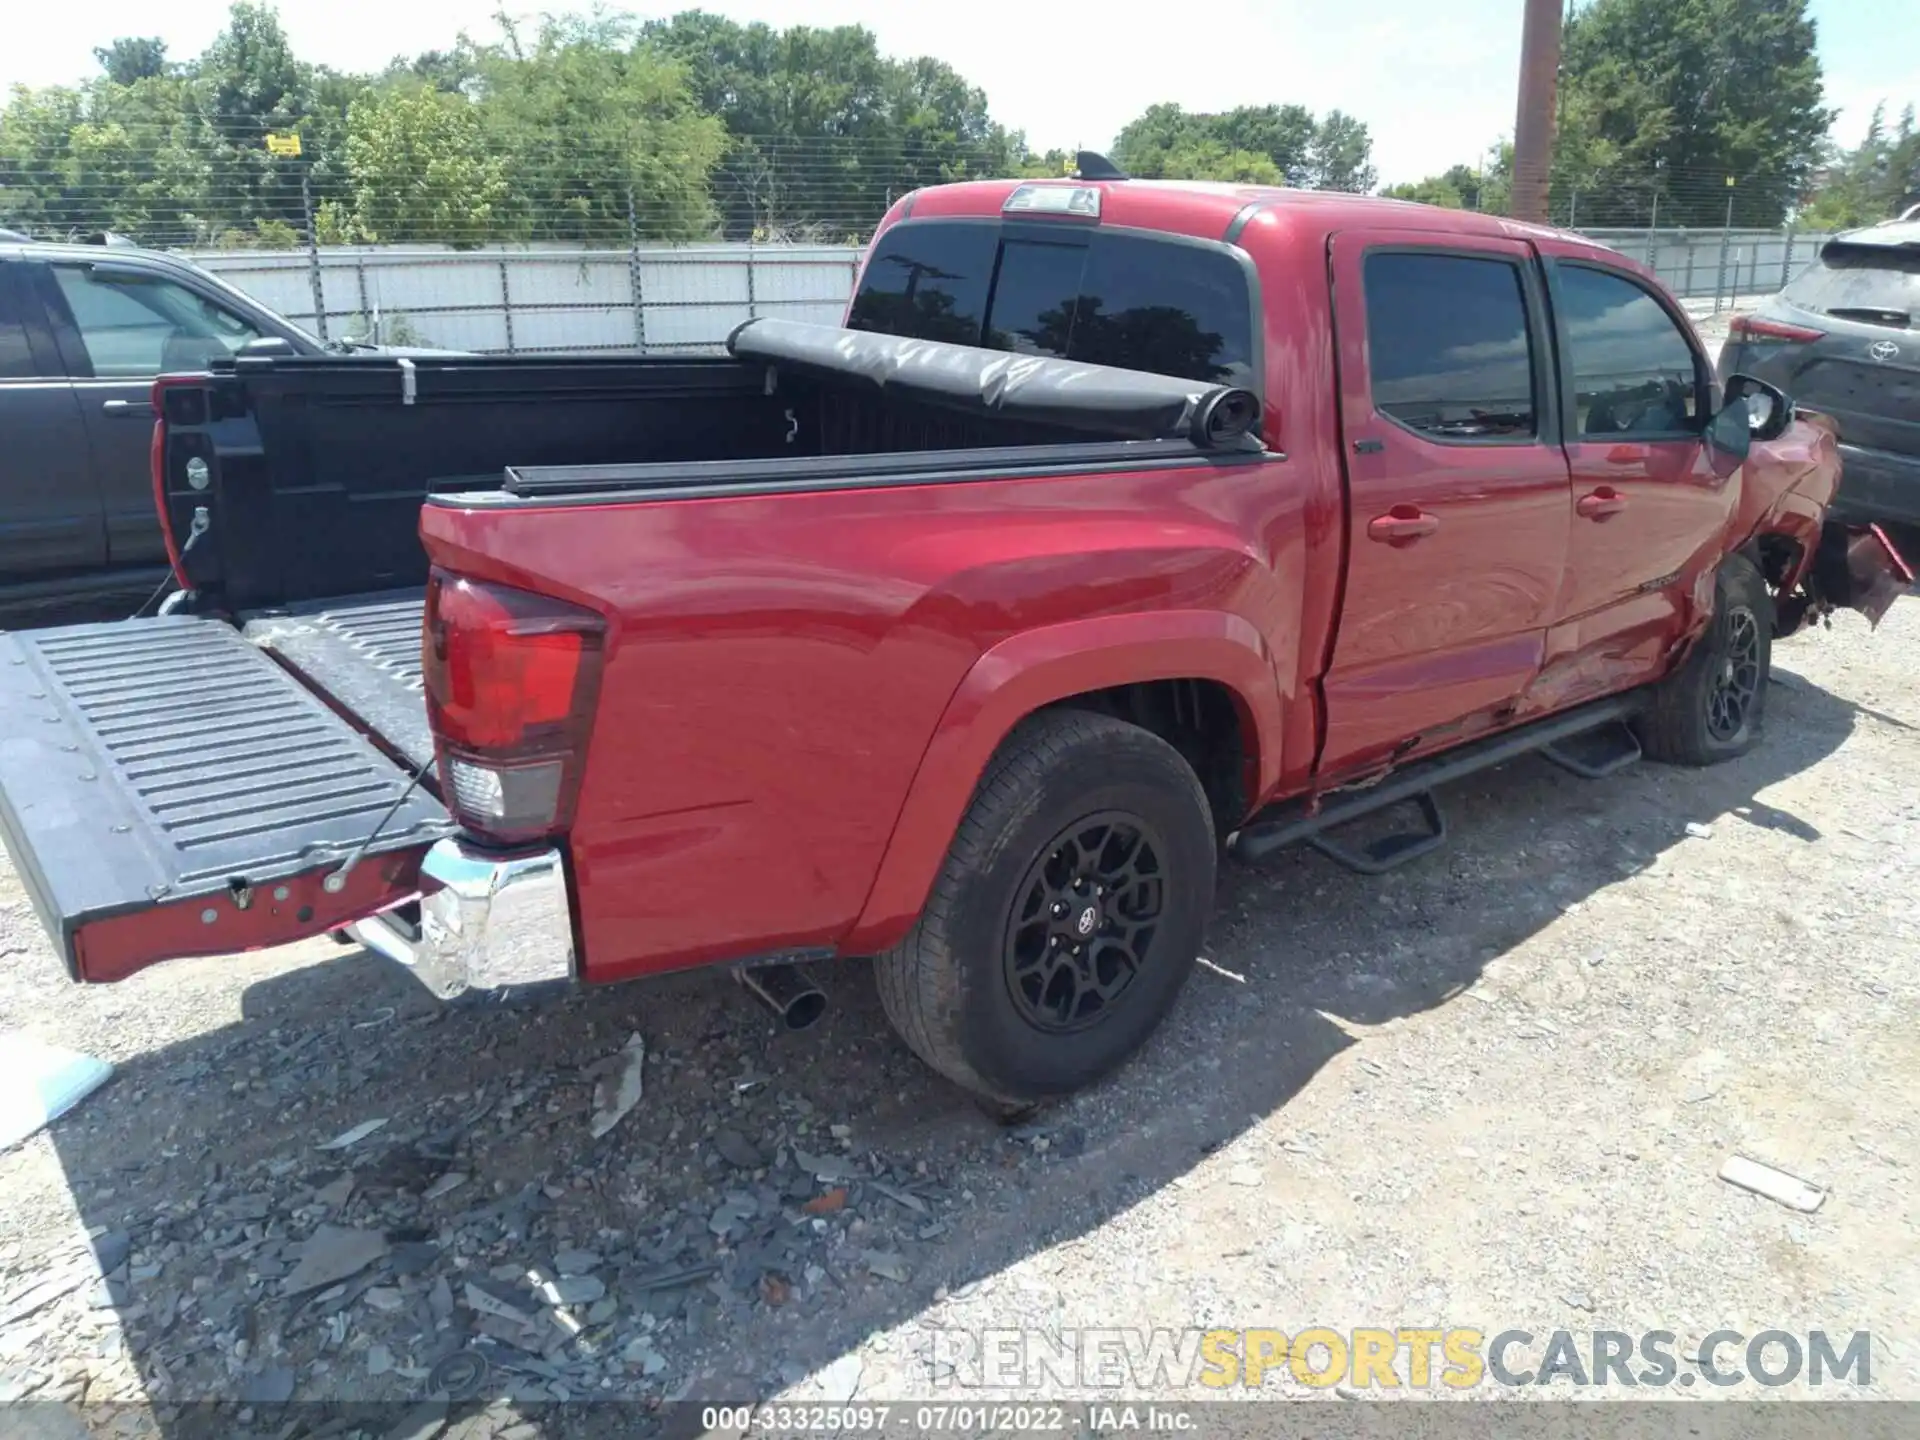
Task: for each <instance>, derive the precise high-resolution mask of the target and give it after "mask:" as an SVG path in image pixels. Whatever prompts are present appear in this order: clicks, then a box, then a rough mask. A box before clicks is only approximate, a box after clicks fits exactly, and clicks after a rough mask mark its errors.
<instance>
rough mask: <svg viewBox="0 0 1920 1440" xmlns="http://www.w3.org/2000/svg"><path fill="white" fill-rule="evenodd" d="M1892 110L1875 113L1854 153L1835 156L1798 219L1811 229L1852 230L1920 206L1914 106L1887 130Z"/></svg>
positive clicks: (1919, 144) (1919, 141)
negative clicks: (1888, 112) (1894, 125)
mask: <svg viewBox="0 0 1920 1440" xmlns="http://www.w3.org/2000/svg"><path fill="white" fill-rule="evenodd" d="M1886 120H1887V115H1886V106H1885V105H1884V104H1881V105H1879V106H1876V107H1875V108H1874V112H1873V118H1872V119H1871V120H1870V121H1869V122H1868V125H1867V133H1866V136H1865V138H1864V139H1862V140H1861V142H1860V144H1859V145H1857V146H1855V147H1854V148H1853V149H1852V150H1847V151H1839V152H1836V153H1834V154H1832V155H1831V156H1830V157H1829V159H1828V162H1827V164H1826V166H1825V167H1824V168H1823V171H1822V173H1821V175H1820V177H1819V182H1820V183H1819V184H1818V186H1817V187H1816V189H1815V190H1814V193H1813V194H1812V195H1811V196H1810V197H1809V199H1808V202H1807V204H1806V205H1805V206H1804V207H1803V208H1802V209H1801V211H1800V213H1799V214H1798V215H1797V216H1796V217H1795V218H1796V220H1797V221H1798V223H1799V224H1801V225H1802V226H1805V227H1806V228H1807V229H1810V230H1850V229H1853V228H1855V227H1857V226H1860V225H1871V224H1874V223H1876V222H1877V221H1881V220H1885V219H1888V218H1889V217H1891V216H1895V215H1899V214H1901V213H1903V212H1904V211H1905V210H1906V209H1907V208H1908V207H1909V206H1911V205H1914V204H1916V203H1920V129H1916V127H1915V122H1914V111H1913V106H1911V105H1909V106H1907V107H1906V108H1905V109H1904V110H1902V111H1901V113H1900V122H1899V124H1898V125H1897V126H1896V127H1895V128H1894V129H1893V130H1892V131H1889V130H1888V129H1887V123H1886Z"/></svg>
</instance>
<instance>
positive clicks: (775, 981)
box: [733, 964, 827, 1030]
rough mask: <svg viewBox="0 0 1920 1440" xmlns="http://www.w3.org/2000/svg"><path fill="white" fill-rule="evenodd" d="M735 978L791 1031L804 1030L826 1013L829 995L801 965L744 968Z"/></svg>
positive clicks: (739, 967) (742, 966) (742, 967)
mask: <svg viewBox="0 0 1920 1440" xmlns="http://www.w3.org/2000/svg"><path fill="white" fill-rule="evenodd" d="M733 978H734V979H736V980H738V981H739V982H740V983H741V984H742V985H743V986H745V987H746V991H747V993H748V994H749V995H751V996H753V998H754V999H756V1000H758V1001H759V1002H760V1003H761V1004H762V1005H764V1006H766V1007H767V1008H768V1009H769V1010H771V1011H772V1012H773V1013H774V1014H776V1015H778V1016H779V1017H780V1023H781V1024H783V1025H785V1026H786V1027H787V1029H789V1030H805V1029H806V1028H807V1027H808V1026H809V1025H812V1024H813V1023H814V1022H815V1021H816V1020H818V1019H819V1018H820V1017H821V1016H822V1015H824V1014H826V1013H827V996H826V992H825V991H823V990H821V989H820V987H819V986H817V985H815V984H814V983H813V981H811V980H809V979H808V978H807V973H806V971H804V970H802V969H801V968H800V967H799V966H798V965H787V964H774V965H741V966H737V967H736V968H735V969H734V972H733Z"/></svg>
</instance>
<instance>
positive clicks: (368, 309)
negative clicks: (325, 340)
mask: <svg viewBox="0 0 1920 1440" xmlns="http://www.w3.org/2000/svg"><path fill="white" fill-rule="evenodd" d="M353 276H354V281H355V284H356V285H357V286H358V288H359V291H360V323H361V324H363V325H365V326H366V327H367V330H368V332H369V333H368V334H367V335H366V337H365V338H366V339H368V340H371V341H372V342H373V343H374V344H376V345H378V344H379V343H380V335H379V326H377V325H375V324H374V322H373V306H372V304H371V303H370V302H369V301H368V299H367V257H366V256H365V255H362V254H359V253H358V252H356V253H355V254H354V257H353Z"/></svg>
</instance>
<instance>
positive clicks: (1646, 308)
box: [1559, 265, 1706, 438]
mask: <svg viewBox="0 0 1920 1440" xmlns="http://www.w3.org/2000/svg"><path fill="white" fill-rule="evenodd" d="M1559 298H1560V309H1561V310H1562V311H1563V312H1564V313H1563V315H1562V317H1561V318H1562V323H1563V324H1564V325H1565V327H1566V332H1567V348H1568V350H1569V351H1570V352H1571V353H1572V356H1573V403H1574V425H1573V433H1574V434H1575V435H1582V436H1593V437H1602V436H1604V437H1609V438H1617V437H1622V436H1657V435H1676V434H1693V433H1695V432H1697V431H1698V430H1699V429H1700V426H1701V424H1702V418H1703V416H1704V415H1705V412H1706V406H1705V405H1704V404H1703V403H1702V398H1701V388H1700V373H1699V367H1698V365H1697V363H1696V361H1695V359H1694V353H1693V347H1692V346H1691V345H1689V344H1688V343H1687V338H1686V336H1685V335H1683V334H1682V333H1681V331H1680V327H1679V325H1678V324H1676V323H1675V321H1674V319H1673V317H1672V316H1671V315H1669V314H1668V313H1667V309H1666V307H1665V306H1664V305H1662V304H1661V303H1660V302H1659V301H1658V300H1656V299H1654V298H1653V296H1652V294H1650V293H1649V292H1648V291H1646V290H1645V289H1643V288H1641V287H1640V286H1639V285H1636V284H1635V283H1634V282H1633V281H1631V280H1629V279H1627V278H1626V277H1625V276H1622V275H1609V274H1607V273H1606V272H1605V271H1603V270H1589V269H1587V268H1586V267H1585V266H1582V265H1562V266H1561V267H1560V287H1559Z"/></svg>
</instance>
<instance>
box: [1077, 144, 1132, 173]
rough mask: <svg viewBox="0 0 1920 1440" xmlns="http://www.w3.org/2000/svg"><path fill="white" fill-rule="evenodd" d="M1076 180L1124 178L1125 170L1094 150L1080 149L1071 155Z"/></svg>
mask: <svg viewBox="0 0 1920 1440" xmlns="http://www.w3.org/2000/svg"><path fill="white" fill-rule="evenodd" d="M1073 178H1074V179H1076V180H1125V179H1127V178H1129V177H1128V175H1127V172H1126V171H1124V170H1122V169H1121V168H1120V167H1119V166H1118V165H1116V164H1114V163H1113V162H1112V161H1111V160H1109V159H1107V157H1106V156H1104V155H1102V154H1100V153H1099V152H1098V151H1096V150H1082V151H1080V152H1079V153H1078V154H1076V155H1075V156H1074V157H1073Z"/></svg>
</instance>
